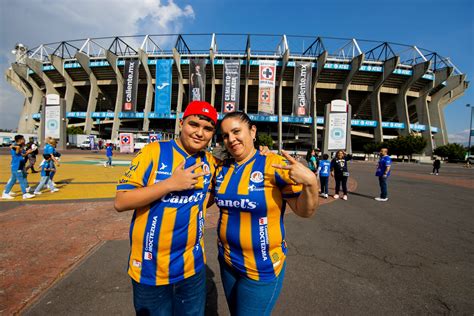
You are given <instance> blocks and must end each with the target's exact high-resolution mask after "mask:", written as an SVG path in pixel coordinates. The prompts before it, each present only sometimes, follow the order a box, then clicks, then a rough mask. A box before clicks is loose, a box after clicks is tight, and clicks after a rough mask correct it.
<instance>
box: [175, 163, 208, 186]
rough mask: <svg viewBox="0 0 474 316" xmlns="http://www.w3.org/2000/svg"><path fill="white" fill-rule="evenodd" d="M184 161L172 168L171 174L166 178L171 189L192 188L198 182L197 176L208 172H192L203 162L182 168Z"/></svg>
mask: <svg viewBox="0 0 474 316" xmlns="http://www.w3.org/2000/svg"><path fill="white" fill-rule="evenodd" d="M185 162H186V161H183V162H181V163H180V164H179V165H178V167H177V168H176V169H175V170H174V172H173V175H172V176H171V177H170V178H169V179H168V181H169V182H170V183H171V187H172V188H173V191H184V190H192V189H194V186H195V185H196V184H197V183H198V182H199V181H198V178H200V177H203V176H206V175H208V174H209V172H199V173H194V170H196V169H197V168H200V167H201V166H202V165H203V164H204V163H203V162H200V163H196V164H194V165H192V166H191V167H188V168H186V169H184V164H185Z"/></svg>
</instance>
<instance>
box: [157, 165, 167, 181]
mask: <svg viewBox="0 0 474 316" xmlns="http://www.w3.org/2000/svg"><path fill="white" fill-rule="evenodd" d="M167 168H168V165H166V164H164V163H161V166H160V168H159V170H158V171H156V172H155V173H156V174H162V175H165V176H170V175H171V171H170V170H166V169H167ZM155 183H156V182H155Z"/></svg>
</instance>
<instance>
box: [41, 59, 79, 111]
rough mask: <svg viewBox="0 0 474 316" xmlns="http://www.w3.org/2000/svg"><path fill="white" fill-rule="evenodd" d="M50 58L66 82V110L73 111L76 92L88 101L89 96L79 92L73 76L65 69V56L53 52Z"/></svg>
mask: <svg viewBox="0 0 474 316" xmlns="http://www.w3.org/2000/svg"><path fill="white" fill-rule="evenodd" d="M49 60H50V61H51V63H52V64H53V66H54V68H56V70H57V71H58V72H59V73H60V74H61V76H62V77H63V78H64V82H66V95H65V96H64V99H65V100H66V112H71V111H72V105H73V103H74V97H75V96H76V94H77V95H78V96H80V97H81V98H83V99H84V100H85V101H87V98H86V97H84V96H83V95H82V94H81V93H79V91H78V90H77V89H76V87H74V85H73V81H72V78H71V76H69V74H68V73H67V71H65V70H64V58H61V57H59V56H56V55H53V54H51V55H49Z"/></svg>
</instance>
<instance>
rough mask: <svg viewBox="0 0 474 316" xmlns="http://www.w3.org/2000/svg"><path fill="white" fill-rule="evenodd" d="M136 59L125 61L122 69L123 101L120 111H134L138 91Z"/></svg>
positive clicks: (137, 62) (137, 65)
mask: <svg viewBox="0 0 474 316" xmlns="http://www.w3.org/2000/svg"><path fill="white" fill-rule="evenodd" d="M139 65H140V63H139V61H138V60H127V61H125V68H124V70H123V79H124V83H123V101H122V112H136V109H137V93H138V67H139Z"/></svg>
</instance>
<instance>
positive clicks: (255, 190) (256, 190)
mask: <svg viewBox="0 0 474 316" xmlns="http://www.w3.org/2000/svg"><path fill="white" fill-rule="evenodd" d="M260 191H265V188H264V187H257V186H256V185H255V184H251V185H249V192H260Z"/></svg>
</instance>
